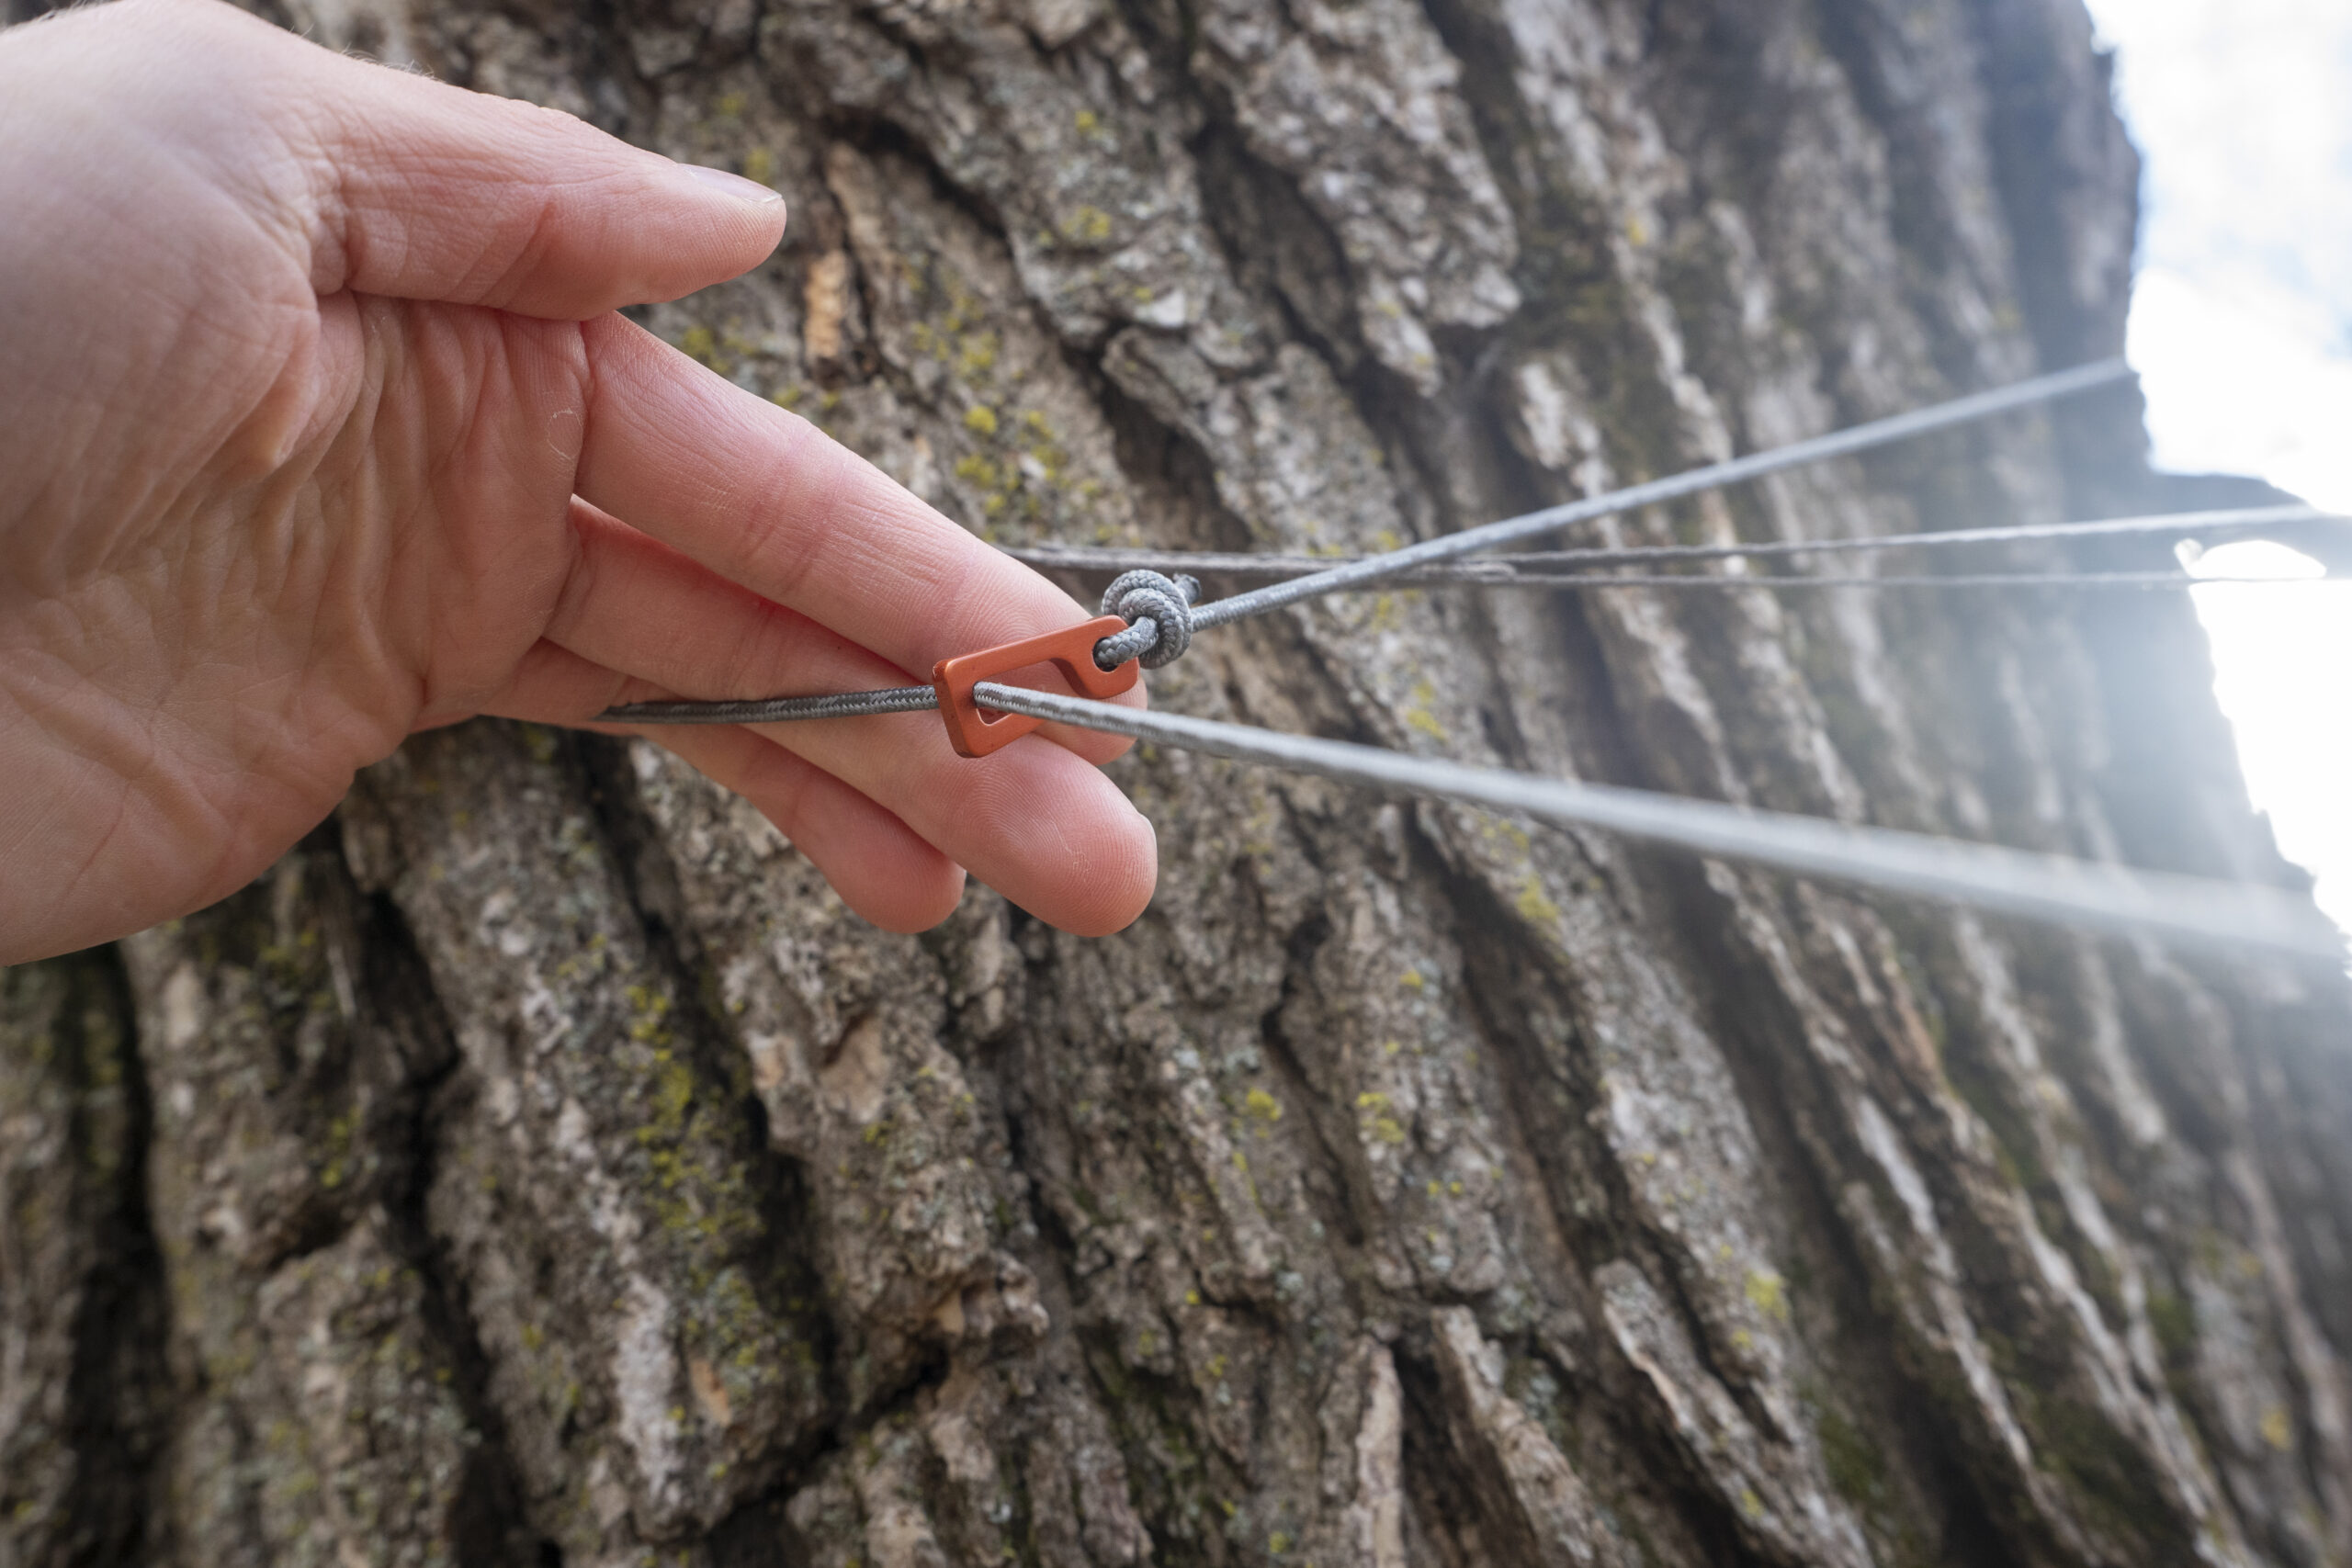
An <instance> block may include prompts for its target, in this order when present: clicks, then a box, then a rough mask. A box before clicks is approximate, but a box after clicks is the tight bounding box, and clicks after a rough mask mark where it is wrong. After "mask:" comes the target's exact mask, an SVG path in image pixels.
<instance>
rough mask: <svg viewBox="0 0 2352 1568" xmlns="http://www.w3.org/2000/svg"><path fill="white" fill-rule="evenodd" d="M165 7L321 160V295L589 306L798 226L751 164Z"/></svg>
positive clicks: (315, 183)
mask: <svg viewBox="0 0 2352 1568" xmlns="http://www.w3.org/2000/svg"><path fill="white" fill-rule="evenodd" d="M159 9H163V10H164V11H165V12H166V13H167V14H168V15H170V16H171V17H173V18H174V19H175V22H176V23H178V24H180V25H183V26H186V27H187V28H191V29H192V30H193V31H195V32H196V33H197V34H198V35H200V38H201V39H202V41H203V42H204V43H207V44H213V45H214V46H215V47H218V48H219V49H220V51H221V56H220V59H219V64H220V68H221V69H220V75H219V76H217V77H215V78H214V79H215V80H224V79H225V80H227V81H229V82H232V83H236V84H237V85H240V86H243V87H247V88H250V89H254V90H256V91H257V93H258V94H259V95H260V96H263V97H264V99H265V101H266V103H267V105H268V108H267V110H266V112H268V113H269V114H270V117H271V118H273V119H274V120H276V121H277V123H278V128H279V132H280V134H281V135H282V136H283V137H284V139H285V140H286V141H287V142H288V145H289V148H290V149H291V150H292V151H293V152H295V153H296V155H297V156H298V157H300V158H301V159H302V160H303V163H304V164H305V166H306V167H307V168H308V169H309V170H310V171H311V176H310V185H311V190H310V196H311V208H312V210H311V212H310V213H309V214H308V218H309V226H310V231H311V232H310V240H311V283H312V286H313V287H314V288H317V289H318V291H319V292H320V293H321V294H322V295H325V294H333V293H337V292H340V291H341V290H343V289H345V288H349V289H352V290H354V291H356V292H358V293H363V294H382V295H390V296H393V297H396V298H401V299H429V300H436V301H446V302H447V303H451V304H461V305H485V306H490V307H492V308H494V309H499V310H515V311H517V312H520V313H522V314H525V315H531V316H544V317H549V318H555V319H561V320H571V321H582V320H586V319H587V318H589V317H592V316H597V315H601V314H603V313H605V311H607V310H615V309H616V308H618V307H620V306H622V305H629V304H638V303H642V302H644V301H648V300H654V299H676V298H678V297H679V296H680V295H683V294H690V293H692V292H694V291H695V289H697V288H704V287H706V286H707V285H709V284H713V283H717V282H719V281H721V280H722V279H725V278H729V277H733V276H737V275H738V274H740V273H743V272H747V271H749V270H750V269H751V268H752V267H754V266H757V265H759V264H760V263H761V262H762V261H763V260H765V259H766V257H767V255H768V254H769V253H770V252H772V251H774V250H775V246H776V243H777V241H779V240H780V239H782V238H783V235H784V221H785V209H784V198H783V197H780V196H778V195H777V194H776V193H775V192H774V191H772V190H770V189H768V188H767V187H766V186H761V185H756V184H754V183H753V182H752V181H750V180H747V179H743V178H741V176H739V175H730V174H728V173H726V172H724V171H722V170H718V169H703V168H696V167H694V166H691V165H687V164H676V163H673V162H672V161H671V160H669V159H667V158H664V157H662V156H661V155H660V154H659V153H655V152H646V151H644V150H643V149H641V148H637V147H632V146H630V145H629V144H628V143H627V142H625V141H620V140H619V139H617V138H616V137H612V136H607V135H606V134H605V133H604V132H603V131H601V130H596V129H595V128H594V127H593V126H590V125H587V124H585V123H583V122H582V121H581V120H579V119H577V118H573V117H572V116H571V115H568V114H564V113H562V112H560V111H559V110H555V109H544V108H539V107H536V106H534V105H530V104H526V103H520V102H516V101H515V100H513V99H509V98H498V97H492V96H489V95H487V94H481V93H472V92H468V91H466V90H465V89H463V88H460V87H452V86H450V85H447V84H445V83H441V82H435V81H432V80H430V79H429V78H426V77H423V76H417V75H413V74H411V73H406V72H401V71H395V70H391V69H389V68H387V67H384V66H380V65H371V64H368V63H367V62H363V61H358V60H354V59H351V58H349V57H348V56H345V55H340V54H335V53H333V52H331V51H327V50H325V49H322V48H320V47H318V46H317V45H315V44H311V43H308V42H305V41H304V40H302V39H297V38H295V37H294V36H292V35H291V34H288V33H285V32H282V31H280V30H278V29H277V28H273V27H271V26H270V25H269V24H267V23H266V22H261V21H258V20H256V19H254V18H252V17H247V16H245V15H244V14H243V13H242V12H239V11H235V10H233V9H232V8H231V7H229V6H225V5H216V4H212V3H209V0H207V3H204V4H200V5H185V4H173V5H169V6H164V7H159ZM216 40H217V42H216ZM199 69H200V67H199ZM241 79H242V80H241Z"/></svg>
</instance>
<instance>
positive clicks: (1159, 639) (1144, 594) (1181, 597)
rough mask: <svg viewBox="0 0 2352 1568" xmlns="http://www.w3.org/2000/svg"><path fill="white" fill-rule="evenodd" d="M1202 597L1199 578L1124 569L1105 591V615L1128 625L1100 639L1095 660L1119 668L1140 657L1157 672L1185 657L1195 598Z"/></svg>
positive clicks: (1148, 666) (1095, 647)
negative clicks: (1124, 628)
mask: <svg viewBox="0 0 2352 1568" xmlns="http://www.w3.org/2000/svg"><path fill="white" fill-rule="evenodd" d="M1200 596H1201V581H1200V579H1199V578H1197V577H1186V576H1183V575H1182V574H1181V573H1180V574H1179V575H1177V576H1175V577H1162V576H1161V575H1160V574H1159V572H1156V571H1151V570H1137V571H1126V572H1122V573H1120V574H1119V576H1118V577H1116V578H1114V579H1113V580H1112V583H1111V586H1110V587H1108V588H1105V589H1104V590H1103V614H1104V615H1116V616H1118V617H1119V618H1120V619H1122V620H1124V621H1125V622H1126V623H1127V629H1126V630H1125V631H1123V632H1114V633H1113V634H1112V635H1111V636H1109V637H1104V638H1103V639H1102V640H1101V641H1100V642H1098V643H1096V644H1095V645H1094V662H1095V663H1096V664H1097V665H1099V666H1101V667H1102V668H1103V669H1105V670H1116V669H1117V668H1118V667H1119V666H1120V665H1122V664H1125V662H1126V661H1127V660H1130V659H1134V658H1136V657H1137V656H1138V655H1140V656H1141V658H1142V660H1143V667H1144V668H1145V669H1147V670H1157V669H1159V667H1160V666H1161V665H1163V664H1166V663H1169V662H1170V661H1171V660H1176V659H1178V658H1181V657H1182V655H1183V652H1184V650H1185V649H1188V648H1190V647H1192V646H1193V600H1195V599H1198V598H1199V597H1200Z"/></svg>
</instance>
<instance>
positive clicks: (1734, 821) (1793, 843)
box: [973, 681, 2345, 965]
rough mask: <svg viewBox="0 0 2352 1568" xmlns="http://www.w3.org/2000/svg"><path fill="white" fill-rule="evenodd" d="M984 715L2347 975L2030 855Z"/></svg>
mask: <svg viewBox="0 0 2352 1568" xmlns="http://www.w3.org/2000/svg"><path fill="white" fill-rule="evenodd" d="M973 695H974V697H975V698H976V699H977V700H978V701H979V702H980V703H981V704H982V705H985V706H988V707H992V708H1001V709H1002V710H1004V711H1005V712H1008V713H1019V714H1028V715H1032V716H1035V717H1038V718H1043V719H1050V720H1053V721H1056V722H1058V723H1062V724H1072V725H1077V726H1079V727H1080V728H1086V729H1096V730H1103V731H1107V732H1109V733H1111V734H1114V735H1125V736H1131V737H1134V738H1135V739H1139V740H1149V741H1154V742H1157V743H1159V744H1161V745H1168V746H1176V747H1181V748H1182V749H1184V750H1193V751H1204V752H1206V753H1208V754H1209V755H1211V756H1216V757H1229V758H1232V759H1233V760H1235V761H1244V762H1255V763H1262V764H1264V765H1267V766H1270V767H1276V768H1282V769H1284V770H1286V771H1289V772H1292V773H1315V774H1318V775H1320V776H1321V777H1324V778H1329V779H1336V780H1339V781H1341V782H1343V783H1347V784H1363V785H1367V786H1370V787H1372V788H1374V789H1378V790H1382V791H1385V792H1389V793H1396V794H1404V795H1434V796H1438V797H1441V798H1444V799H1451V800H1461V801H1467V802H1469V803H1471V804H1473V805H1477V806H1483V807H1491V808H1493V809H1496V810H1499V811H1515V812H1521V813H1524V814H1525V815H1527V816H1530V817H1534V818H1540V819H1542V820H1544V821H1549V822H1557V823H1563V824H1566V825H1568V826H1572V827H1581V828H1597V829H1603V830H1605V831H1608V832H1612V833H1621V834H1623V835H1625V836H1627V837H1630V838H1636V839H1646V840H1653V841H1655V842H1658V843H1666V844H1672V845H1675V846H1677V847H1679V848H1681V849H1685V850H1691V851H1695V852H1698V853H1701V854H1708V855H1719V856H1722V857H1724V859H1728V860H1739V861H1747V862H1750V863H1755V864H1758V865H1767V866H1771V867H1774V868H1776V869H1778V870H1781V871H1790V872H1795V873H1798V874H1802V875H1805V876H1815V877H1822V878H1826V879H1828V880H1831V881H1837V882H1845V883H1851V884H1854V885H1856V886H1863V887H1871V888H1877V889H1880V890H1883V891H1885V892H1890V893H1903V894H1912V895H1917V896H1920V897H1928V898H1934V899H1938V900H1941V901H1944V902H1947V903H1955V904H1964V905H1968V906H1971V907H1973V908H1980V909H1986V910H1991V911H1994V912H1996V913H2000V914H2007V915H2015V916H2019V917H2022V918H2024V919H2033V920H2041V921H2052V922H2056V923H2059V924H2063V925H2069V926H2075V927H2080V928H2083V929H2086V930H2090V931H2104V932H2108V933H2110V934H2115V935H2124V936H2131V935H2164V936H2170V937H2175V938H2179V939H2183V940H2186V941H2188V942H2195V943H2197V944H2199V945H2200V946H2205V947H2215V948H2222V949H2229V950H2234V951H2239V952H2243V951H2245V949H2248V948H2254V949H2260V950H2264V951H2267V952H2272V953H2287V954H2291V955H2293V956H2296V957H2301V958H2316V959H2323V960H2325V961H2327V962H2328V963H2330V964H2338V965H2340V964H2343V963H2344V961H2345V946H2344V937H2343V936H2342V935H2341V933H2339V932H2338V931H2336V930H2335V927H2334V926H2333V925H2331V924H2329V922H2328V921H2327V920H2326V919H2325V918H2324V917H2323V916H2322V915H2321V914H2320V913H2319V911H2318V909H2317V908H2314V907H2313V906H2312V904H2311V903H2310V902H2309V901H2308V900H2306V899H2302V898H2299V897H2294V896H2292V895H2290V894H2288V893H2285V892H2283V891H2280V890H2278V889H2276V888H2269V887H2261V886H2249V885H2245V884H2241V883H2230V882H2216V881H2211V880H2209V879H2206V878H2201V877H2190V876H2178V875H2173V874H2166V873H2160V872H2145V871H2131V870H2127V869H2125V868H2123V867H2120V866H2116V865H2109V864H2102V863H2096V862H2090V861H2080V860H2069V859H2065V858H2064V857H2060V856H2055V855H2042V854H2033V853H2029V852H2025V851H2022V850H2012V849H2006V848H2002V847H1999V846H1996V845H1991V844H1980V843H1974V842H1970V841H1967V840H1954V839H1940V838H1933V837H1930V836H1928V835H1926V834H1922V833H1910V832H1904V831H1901V830H1898V829H1890V828H1860V827H1851V826H1849V825H1847V824H1845V823H1841V822H1831V821H1826V820H1824V819H1822V818H1814V817H1798V816H1792V815H1788V814H1786V813H1782V812H1774V811H1758V810H1753V809H1750V808H1748V807H1737V806H1726V805H1724V804H1721V803H1719V802H1715V801H1707V800H1691V799H1686V798H1683V797H1680V796H1677V795H1657V794H1654V793H1652V792H1650V791H1646V790H1636V789H1623V788H1620V787H1617V786H1615V785H1611V784H1573V783H1567V782H1564V781H1561V780H1557V779H1546V778H1539V777H1536V776H1534V775H1532V774H1528V773H1510V772H1506V771H1503V770H1500V769H1493V768H1473V767H1468V766H1465V765H1464V764H1463V763H1460V762H1449V761H1439V760H1437V759H1434V758H1428V757H1416V756H1412V755H1409V754H1408V753H1405V752H1400V751H1390V750H1383V749H1381V748H1379V747H1374V746H1358V745H1353V744H1351V743H1350V742H1347V741H1343V740H1321V739H1315V738H1313V737H1311V736H1305V735H1285V734H1282V733H1280V732H1278V731H1273V730H1265V729H1257V728H1250V727H1249V726H1245V725H1237V724H1220V723H1217V722H1216V721H1214V720H1211V719H1204V718H1187V717H1184V716H1181V715H1177V714H1166V713H1153V712H1149V711H1148V710H1144V709H1137V708H1129V707H1122V706H1119V705H1116V704H1113V703H1098V702H1091V701H1089V700H1087V699H1085V698H1082V697H1069V696H1063V695H1061V694H1057V693H1052V692H1037V691H1031V690H1029V689H1027V688H1026V687H1021V686H1007V685H1002V684H1001V683H999V682H992V681H984V682H980V683H979V684H978V685H977V686H975V687H974V688H973Z"/></svg>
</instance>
